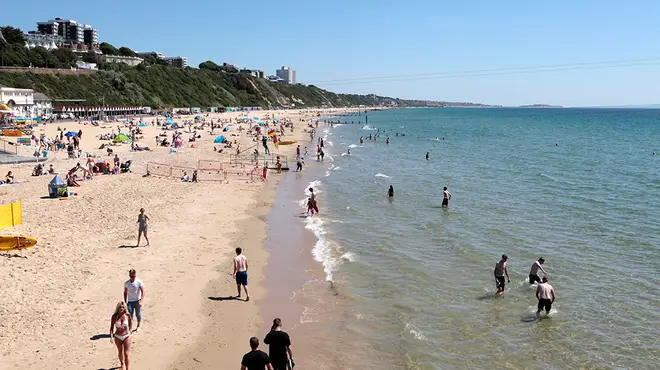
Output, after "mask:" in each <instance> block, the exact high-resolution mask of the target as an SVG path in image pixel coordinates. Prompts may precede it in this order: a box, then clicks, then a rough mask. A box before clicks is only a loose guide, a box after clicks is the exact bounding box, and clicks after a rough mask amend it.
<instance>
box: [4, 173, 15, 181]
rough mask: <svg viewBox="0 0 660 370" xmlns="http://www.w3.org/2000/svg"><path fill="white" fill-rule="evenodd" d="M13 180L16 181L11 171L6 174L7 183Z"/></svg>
mask: <svg viewBox="0 0 660 370" xmlns="http://www.w3.org/2000/svg"><path fill="white" fill-rule="evenodd" d="M12 182H14V175H13V174H12V173H11V171H9V172H7V175H6V176H5V184H11V183H12Z"/></svg>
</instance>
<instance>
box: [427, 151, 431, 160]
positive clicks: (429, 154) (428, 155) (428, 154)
mask: <svg viewBox="0 0 660 370" xmlns="http://www.w3.org/2000/svg"><path fill="white" fill-rule="evenodd" d="M430 156H431V153H429V152H426V160H427V161H428V160H429V157H430Z"/></svg>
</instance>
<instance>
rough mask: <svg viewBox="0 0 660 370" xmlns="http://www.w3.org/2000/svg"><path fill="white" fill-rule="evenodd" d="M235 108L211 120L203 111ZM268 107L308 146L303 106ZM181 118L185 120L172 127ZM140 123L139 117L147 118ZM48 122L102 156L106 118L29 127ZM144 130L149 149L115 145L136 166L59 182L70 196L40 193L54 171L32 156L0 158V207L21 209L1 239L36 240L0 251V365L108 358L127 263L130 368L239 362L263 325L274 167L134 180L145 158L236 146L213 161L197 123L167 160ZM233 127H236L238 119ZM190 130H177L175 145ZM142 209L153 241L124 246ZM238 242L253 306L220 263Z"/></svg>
mask: <svg viewBox="0 0 660 370" xmlns="http://www.w3.org/2000/svg"><path fill="white" fill-rule="evenodd" d="M335 112H336V111H335ZM267 113H268V112H264V111H259V112H254V113H249V115H250V116H252V115H257V116H264V115H265V114H267ZM332 113H334V112H328V111H325V112H324V114H332ZM238 114H239V113H224V114H222V115H220V114H212V115H211V116H210V117H205V119H206V120H210V119H215V120H217V118H218V117H221V118H231V117H236V116H238ZM270 114H271V115H272V114H275V115H276V116H277V117H279V118H280V119H282V118H283V117H290V118H291V119H292V120H293V122H294V124H295V127H296V130H295V133H294V134H293V135H292V134H288V133H287V136H285V137H284V139H285V140H292V139H297V140H299V141H300V142H301V143H308V134H306V133H304V132H303V129H304V128H305V126H306V124H305V123H304V122H301V121H300V119H301V118H304V119H306V120H309V119H312V118H314V116H315V115H314V114H312V112H302V111H286V112H284V111H276V112H270ZM186 118H187V119H192V116H190V117H184V118H179V119H177V121H182V120H183V119H186ZM151 120H152V118H151V117H148V118H145V121H146V122H151ZM57 126H61V127H62V128H64V127H66V129H67V130H69V131H78V130H79V129H82V130H83V140H82V143H81V148H82V149H83V150H84V151H88V152H90V153H92V154H96V155H99V156H102V158H104V159H107V158H109V157H108V156H107V155H106V153H105V150H98V149H94V148H98V146H99V144H100V143H101V142H100V141H99V140H98V139H97V135H99V134H101V133H106V132H110V131H111V130H112V129H115V130H116V126H117V124H116V123H114V124H106V125H101V127H93V126H91V125H83V124H74V123H63V122H58V123H55V124H49V125H47V126H45V127H44V126H40V127H38V128H37V129H36V133H37V134H38V133H40V132H41V131H42V130H44V132H45V133H46V135H47V136H49V137H52V136H54V135H55V132H56V129H57ZM103 126H107V128H103ZM143 129H144V130H145V135H144V136H145V139H142V140H139V141H140V144H141V145H148V146H150V147H151V148H152V149H154V150H153V151H152V152H129V149H130V147H129V146H128V145H122V146H118V147H113V149H114V150H115V153H118V154H119V156H120V158H121V159H122V161H125V160H126V159H132V160H133V161H134V163H133V166H132V170H133V172H132V173H127V174H121V175H97V176H95V177H94V179H93V180H87V181H84V182H83V183H82V186H81V187H79V188H69V190H70V191H77V192H78V195H77V196H73V197H70V198H69V199H68V200H54V199H42V198H41V197H43V196H46V195H47V184H48V182H49V181H50V180H51V178H52V177H53V176H41V177H30V174H31V172H32V167H33V165H34V164H22V165H0V175H3V176H4V174H5V173H6V172H7V171H8V170H11V171H13V172H14V174H15V175H16V178H17V179H20V180H22V181H23V183H20V184H15V185H9V186H0V203H2V204H6V203H9V202H11V201H14V200H21V201H22V204H23V224H22V225H19V226H17V227H15V228H12V229H4V230H0V234H17V235H19V234H26V235H32V236H34V237H36V238H38V240H39V241H38V244H37V245H36V246H35V247H33V248H31V249H27V250H22V251H10V252H7V253H1V254H0V263H2V269H0V281H3V284H2V285H3V288H2V295H0V342H2V343H3V347H2V348H1V349H0V368H2V369H43V368H74V369H92V368H93V369H107V368H113V367H117V366H119V361H118V359H117V356H116V347H115V345H114V344H112V343H111V342H110V339H109V336H108V333H109V327H110V322H109V321H110V316H111V314H112V312H113V310H114V307H115V305H116V303H117V302H119V301H120V300H121V299H122V292H123V283H124V281H125V280H127V278H128V270H129V269H131V268H135V269H136V270H137V275H138V278H139V279H141V280H142V281H143V282H144V284H145V299H144V306H143V308H142V310H143V322H142V327H141V328H140V331H139V332H137V333H135V334H134V335H133V336H132V340H133V346H132V354H131V359H132V366H131V368H134V369H165V368H172V369H211V368H213V369H217V368H229V367H232V366H234V367H238V366H239V365H238V364H239V363H240V359H241V357H242V355H243V354H244V353H245V352H247V350H248V349H249V348H248V346H247V340H248V338H249V337H250V336H252V335H255V334H257V330H258V328H259V325H260V324H261V323H260V318H259V316H258V309H257V306H256V305H255V304H254V303H253V301H256V300H259V299H260V298H262V297H263V296H264V295H265V291H264V288H263V287H262V284H260V281H261V280H262V279H263V278H264V267H265V263H266V261H267V259H268V258H267V257H268V255H267V253H266V252H265V251H264V249H263V244H262V242H263V239H264V238H265V230H266V228H265V226H266V225H265V215H266V213H267V212H268V210H269V207H270V205H271V204H272V201H273V196H274V193H275V188H276V185H277V182H278V176H281V175H277V174H275V173H274V171H270V173H269V178H268V181H267V182H262V181H261V180H257V181H255V182H247V183H246V181H245V180H242V179H239V178H236V177H231V176H230V178H229V180H228V182H201V183H197V184H192V183H183V182H181V181H179V180H178V179H173V178H161V177H156V176H151V177H142V174H143V173H144V172H145V168H146V162H147V161H156V162H161V163H169V164H177V165H182V166H190V167H194V166H195V164H196V163H197V160H198V159H209V158H212V159H218V158H221V160H222V161H225V162H228V155H227V151H230V152H231V153H232V154H233V153H235V150H234V149H229V150H227V151H226V152H225V153H224V154H223V155H218V154H217V153H215V152H214V151H213V149H212V148H213V146H214V144H212V139H213V138H214V137H215V136H216V135H218V134H220V133H218V132H217V131H216V133H215V134H214V135H210V134H209V133H208V131H207V130H205V132H203V133H201V132H200V133H201V134H202V138H201V139H198V141H197V142H196V143H195V148H190V147H189V146H190V143H188V142H185V148H183V149H181V150H179V152H178V153H177V154H168V151H169V149H168V148H163V147H156V143H155V137H156V135H157V133H158V132H160V131H161V129H160V128H157V127H151V126H149V127H146V128H143ZM183 131H187V130H185V129H184V130H183ZM231 133H237V131H235V127H234V128H232V130H231V131H230V132H229V134H231ZM225 135H226V134H225ZM168 136H170V137H171V132H168ZM189 136H190V135H188V134H184V135H183V138H184V141H186V140H187V138H188V137H189ZM226 136H228V135H226ZM229 138H230V139H231V140H232V141H233V140H238V141H239V143H241V147H242V148H247V147H249V146H252V145H254V144H255V143H253V142H252V138H251V137H248V136H247V135H245V134H242V135H239V136H231V137H229ZM216 146H217V145H216ZM310 146H311V147H313V145H310ZM271 147H272V144H271ZM260 149H261V148H260ZM311 149H312V148H310V151H311ZM21 150H22V151H23V154H27V155H29V154H30V153H31V151H30V150H29V149H24V148H22V149H21ZM250 151H252V150H250ZM280 152H281V153H282V154H288V155H289V161H290V162H289V165H290V166H291V167H293V168H295V145H293V146H280ZM78 161H80V162H81V164H83V165H84V159H80V160H74V159H66V152H64V151H60V152H58V153H53V152H51V154H50V159H49V161H48V162H47V163H48V164H49V163H53V164H54V167H55V169H56V170H57V171H58V172H60V175H61V176H62V177H63V175H64V174H65V173H66V170H67V169H68V168H71V167H73V166H74V165H75V163H76V162H78ZM141 207H144V208H145V209H146V214H147V215H148V216H149V217H150V219H151V221H150V226H149V236H150V242H151V246H149V247H140V248H132V247H127V246H134V245H135V243H136V237H137V235H136V234H137V224H136V218H137V214H138V210H139V209H140V208H141ZM142 243H143V244H144V241H143V242H142ZM239 246H240V247H242V248H243V249H244V251H245V254H246V255H247V256H248V258H249V260H250V285H249V288H250V294H251V298H252V300H251V301H250V302H243V301H238V300H226V301H225V300H224V298H226V297H229V296H233V295H235V294H236V286H235V285H234V282H233V280H232V278H231V258H232V257H233V256H234V248H235V247H239ZM208 320H213V321H214V323H215V324H214V325H213V327H212V328H211V327H205V323H207V322H208ZM200 348H201V349H205V350H200ZM214 349H215V350H214ZM195 353H199V354H200V355H199V358H198V357H195V356H194V354H195ZM299 355H300V354H299Z"/></svg>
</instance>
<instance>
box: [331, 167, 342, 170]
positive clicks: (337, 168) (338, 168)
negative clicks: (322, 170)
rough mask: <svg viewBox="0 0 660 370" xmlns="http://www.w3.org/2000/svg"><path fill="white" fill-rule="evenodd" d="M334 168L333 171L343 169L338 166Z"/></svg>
mask: <svg viewBox="0 0 660 370" xmlns="http://www.w3.org/2000/svg"><path fill="white" fill-rule="evenodd" d="M332 170H333V171H339V170H341V167H339V166H337V167H335V168H333V169H332Z"/></svg>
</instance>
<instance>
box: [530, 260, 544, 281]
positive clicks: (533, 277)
mask: <svg viewBox="0 0 660 370" xmlns="http://www.w3.org/2000/svg"><path fill="white" fill-rule="evenodd" d="M544 263H545V260H544V259H543V257H541V258H539V259H538V261H534V263H533V264H532V268H531V269H530V270H529V283H530V284H534V283H540V282H541V279H540V278H539V275H538V272H539V269H541V271H543V273H544V274H546V275H547V274H548V273H547V272H545V270H544V269H543V266H541V265H542V264H544Z"/></svg>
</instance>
